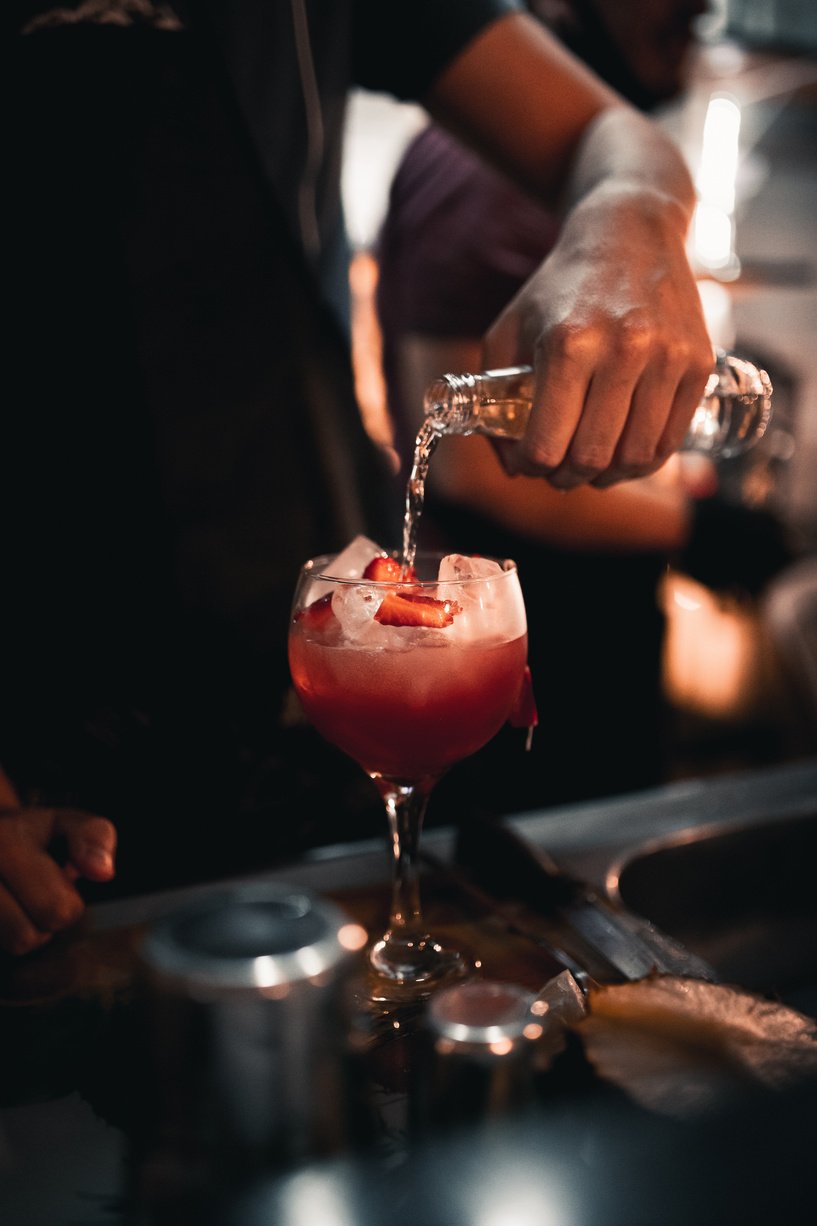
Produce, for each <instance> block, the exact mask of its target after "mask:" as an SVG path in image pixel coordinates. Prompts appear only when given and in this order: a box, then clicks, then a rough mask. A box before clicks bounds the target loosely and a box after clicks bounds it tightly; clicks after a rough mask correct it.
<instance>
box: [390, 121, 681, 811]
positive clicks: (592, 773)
mask: <svg viewBox="0 0 817 1226" xmlns="http://www.w3.org/2000/svg"><path fill="white" fill-rule="evenodd" d="M557 230H558V223H557V219H556V218H555V217H554V216H552V215H551V214H550V213H548V212H547V211H545V210H544V209H543V208H542V207H541V206H540V205H538V204H536V203H535V202H533V201H532V200H530V199H529V198H527V197H526V196H524V195H523V194H521V193H520V192H519V191H518V189H516V188H515V187H514V186H513V185H512V184H510V183H509V182H508V181H507V180H505V179H504V178H503V177H502V176H500V175H498V174H497V173H495V172H494V171H493V170H490V169H489V168H488V167H486V166H485V165H484V164H483V163H482V162H480V161H479V160H478V159H477V158H476V157H474V156H473V155H472V154H470V153H469V152H467V151H466V150H464V149H463V148H462V147H461V146H460V145H458V144H457V143H456V142H455V141H454V140H453V139H452V138H450V137H449V136H448V135H447V134H445V133H443V132H441V131H440V130H439V129H437V128H435V127H429V128H426V129H424V130H423V131H422V132H421V133H420V134H419V135H418V136H417V137H415V139H414V140H413V142H412V143H411V145H410V146H409V148H408V149H407V151H406V153H405V155H404V157H403V159H402V161H401V163H400V165H399V167H398V170H397V173H396V175H395V178H394V181H393V184H392V188H391V196H390V203H389V211H388V215H387V218H386V221H385V223H384V226H383V229H382V232H381V236H380V242H379V247H378V256H379V262H380V272H379V280H378V309H379V314H380V320H381V324H382V329H383V348H384V362H385V366H386V375H387V384H388V392H389V401H390V408H391V411H392V414H393V416H394V418H395V420H396V426H397V433H398V437H399V444H400V448H401V451H402V453H403V455H404V458H408V454H409V448H410V445H411V442H412V441H413V428H412V426H411V421H412V415H411V414H410V413H409V409H410V407H411V406H406V405H403V404H402V403H401V402H400V393H399V388H398V385H397V379H396V372H395V369H394V347H395V344H396V342H397V340H398V338H399V337H400V336H404V335H406V334H407V333H415V334H420V335H426V336H429V337H435V338H439V337H444V336H448V337H458V336H459V337H481V336H482V335H483V334H484V332H485V331H486V330H487V328H488V327H489V326H490V324H491V323H492V322H493V321H494V320H495V318H496V317H497V315H498V314H499V313H500V311H501V310H502V308H503V307H504V306H505V305H507V303H508V301H509V300H510V299H511V297H512V296H513V294H514V293H515V292H516V291H517V290H518V289H519V288H520V286H521V285H522V283H523V282H524V281H525V280H526V279H527V278H528V277H529V276H530V275H531V273H533V271H534V270H535V269H536V268H537V267H538V266H539V264H540V263H541V262H542V261H543V260H544V259H545V257H546V256H547V254H548V252H549V250H550V249H551V247H552V245H553V242H554V240H555V237H556V234H557ZM440 373H441V374H442V373H443V372H442V371H441V372H440ZM414 416H416V408H415V409H414ZM407 423H408V424H407ZM442 445H443V446H444V445H445V444H444V443H443V444H442ZM432 467H433V461H432ZM420 541H421V543H422V544H425V545H428V546H431V545H432V544H433V546H434V547H440V548H450V549H454V550H457V551H461V552H463V553H485V554H492V555H494V556H499V557H513V558H514V559H515V560H516V561H517V563H518V565H519V573H520V577H521V580H522V589H523V592H524V594H525V603H526V608H527V612H528V633H529V653H530V664H531V671H532V674H533V683H534V689H535V692H536V693H537V695H538V699H539V702H538V705H539V717H540V721H541V724H540V727H539V729H538V731H537V732H536V735H535V736H534V739H533V746H534V747H533V750H532V752H531V753H529V754H526V753H525V752H524V751H523V741H524V737H523V736H522V735H521V734H520V733H519V732H518V731H517V730H514V729H506V730H504V731H503V732H502V733H500V735H499V736H498V737H497V738H495V740H494V741H493V742H492V743H491V744H490V745H488V746H486V748H485V749H483V750H481V751H480V753H478V754H477V755H475V757H474V758H472V759H471V760H470V761H469V762H467V763H463V764H461V765H460V766H458V767H457V768H455V769H454V770H453V771H452V773H451V776H450V778H449V780H445V781H443V783H441V784H440V785H439V788H438V795H436V796H435V801H434V805H435V808H437V809H438V811H439V809H447V811H448V813H449V814H450V813H451V811H452V807H453V806H460V807H464V808H466V809H467V807H468V805H469V804H479V805H481V806H483V807H487V808H491V809H493V810H495V811H499V812H508V811H513V810H515V809H516V810H520V809H529V808H537V807H540V806H542V805H550V804H561V803H565V802H570V801H573V800H580V799H584V798H587V797H590V796H595V795H606V794H612V793H616V792H624V791H630V790H633V789H636V788H639V787H648V786H651V785H654V784H656V783H658V782H660V781H661V780H662V778H663V774H664V762H663V743H664V735H663V719H664V704H663V699H662V695H661V648H662V641H663V632H664V619H663V614H662V613H661V611H660V609H659V607H658V602H657V591H656V589H657V583H658V579H659V576H660V574H661V572H662V570H663V569H664V568H665V566H666V558H664V557H662V556H658V555H656V554H639V555H634V554H624V553H614V552H611V551H604V552H602V551H593V550H586V551H573V550H570V549H559V548H557V547H548V546H545V545H542V544H539V543H537V542H536V541H534V540H533V539H531V538H526V537H524V536H521V535H516V534H513V533H510V532H508V531H506V530H504V529H502V528H501V527H499V525H497V524H496V523H495V522H494V521H492V520H490V519H488V518H487V517H486V516H482V515H476V514H474V513H472V512H469V511H466V510H463V509H462V508H459V507H456V506H453V505H450V504H446V503H444V502H442V501H441V500H440V499H439V498H437V499H435V498H434V497H433V496H429V498H428V502H427V508H426V512H425V515H424V517H423V520H422V521H421V526H420Z"/></svg>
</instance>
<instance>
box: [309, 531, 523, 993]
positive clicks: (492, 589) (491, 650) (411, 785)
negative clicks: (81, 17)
mask: <svg viewBox="0 0 817 1226" xmlns="http://www.w3.org/2000/svg"><path fill="white" fill-rule="evenodd" d="M381 561H382V562H383V563H385V564H386V569H387V570H388V573H389V575H390V576H393V575H396V576H397V579H396V580H395V579H394V578H391V577H390V578H388V579H372V578H363V577H361V574H360V571H358V574H357V576H356V577H355V576H352V577H349V576H348V575H344V574H338V573H336V570H335V569H333V563H334V558H333V557H332V556H324V557H321V558H315V559H313V560H311V561H309V562H307V563H306V564H305V566H304V567H303V568H302V570H301V574H300V577H299V580H298V585H297V590H296V594H295V601H294V605H293V613H292V620H291V624H290V634H289V662H290V671H291V674H292V679H293V683H294V686H295V689H296V691H297V693H298V695H299V697H300V700H301V703H302V705H303V708H304V710H305V712H306V715H307V716H308V718H309V719H310V721H311V722H312V724H313V725H314V727H315V728H316V729H317V730H318V732H320V733H321V735H322V736H323V737H325V739H326V740H327V741H330V742H331V743H332V744H333V745H335V746H337V747H338V748H339V749H341V750H343V751H344V752H345V753H346V754H348V755H349V756H350V757H351V758H353V759H354V760H355V761H356V762H357V763H358V764H359V765H360V766H361V767H362V768H363V769H364V770H365V771H366V772H367V774H368V775H369V776H370V778H371V779H372V780H373V781H374V783H375V785H376V786H377V788H378V790H379V792H380V795H381V797H382V799H383V802H384V805H385V809H386V815H387V818H388V824H389V840H390V856H391V864H392V896H391V911H390V918H389V922H388V927H387V929H386V931H385V933H384V934H383V936H382V937H381V938H380V939H379V940H377V941H376V942H375V943H374V945H373V946H372V947H371V948H370V950H369V964H370V970H371V972H372V973H371V975H370V985H371V996H372V998H373V999H375V1000H382V1001H395V1002H397V1001H419V1000H422V999H423V998H424V997H425V996H428V995H429V994H430V993H431V992H432V991H433V990H434V989H435V987H437V986H438V985H439V984H440V983H442V982H445V981H448V980H450V979H451V978H452V977H455V976H460V975H462V974H464V973H467V962H466V959H465V958H464V957H463V955H462V954H461V953H460V952H459V951H457V950H452V949H448V948H446V947H444V946H443V945H442V944H441V943H440V942H439V941H438V940H436V939H435V938H434V937H433V936H432V935H431V934H430V933H428V932H427V931H426V927H425V924H424V921H423V916H422V909H421V904H420V886H419V877H418V849H419V841H420V833H421V830H422V825H423V818H424V816H425V812H426V807H427V805H428V800H429V796H430V795H431V792H432V789H433V788H434V785H435V784H436V782H437V780H438V779H439V778H440V777H441V776H442V775H443V774H444V773H445V771H447V770H448V768H449V767H451V766H452V765H453V764H454V763H456V762H459V761H460V760H461V759H463V758H465V757H467V756H468V755H470V754H473V753H475V752H476V751H477V750H478V749H480V748H481V747H482V746H483V745H485V744H486V743H487V742H488V741H489V740H490V739H491V738H492V737H493V736H494V735H495V734H496V733H497V732H498V731H499V729H500V728H501V727H502V725H503V724H504V723H505V722H506V720H507V719H508V717H509V715H511V713H512V711H513V710H514V708H515V706H516V704H517V701H518V699H519V696H520V692H521V690H522V686H523V683H524V678H525V670H526V661H527V626H526V621H525V607H524V602H523V598H522V592H521V588H520V584H519V577H518V574H517V569H516V565H515V563H514V562H511V561H502V562H499V561H495V560H492V559H486V558H464V557H462V556H460V555H449V557H448V558H447V559H446V560H445V561H443V560H442V556H441V555H439V554H429V553H419V554H418V555H417V558H416V560H415V572H414V574H412V575H411V577H410V578H406V579H402V574H401V570H400V567H399V564H398V563H397V562H396V561H394V559H387V558H385V557H383V558H382V559H381ZM371 569H372V568H371V567H367V568H366V573H367V574H368V573H369V571H370V570H371ZM375 570H376V571H377V573H383V571H382V569H381V570H377V568H375Z"/></svg>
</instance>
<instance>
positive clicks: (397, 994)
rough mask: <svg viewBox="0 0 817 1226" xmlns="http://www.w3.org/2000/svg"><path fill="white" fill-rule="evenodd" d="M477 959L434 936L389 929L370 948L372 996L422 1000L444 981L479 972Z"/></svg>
mask: <svg viewBox="0 0 817 1226" xmlns="http://www.w3.org/2000/svg"><path fill="white" fill-rule="evenodd" d="M475 969H476V968H475V963H474V961H473V959H469V958H468V957H467V956H466V955H465V954H463V953H462V952H460V951H459V950H456V949H446V948H445V946H444V945H441V944H440V942H439V941H437V940H435V938H434V937H431V936H428V935H427V934H425V935H422V936H414V937H407V936H396V935H394V934H390V933H387V934H386V936H385V937H382V938H381V940H379V941H378V942H377V943H376V944H375V945H373V946H372V948H371V950H370V951H369V976H368V983H369V990H370V995H371V999H372V1000H375V1001H390V1002H395V1003H402V1002H411V1001H422V1000H425V999H426V998H427V997H429V996H430V995H431V994H432V992H434V991H436V989H437V988H439V987H441V986H442V985H443V984H448V983H451V982H453V981H455V980H458V979H464V978H466V977H468V976H469V975H473V974H474V973H475Z"/></svg>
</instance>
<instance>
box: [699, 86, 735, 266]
mask: <svg viewBox="0 0 817 1226" xmlns="http://www.w3.org/2000/svg"><path fill="white" fill-rule="evenodd" d="M740 118H741V117H740V107H739V106H738V104H737V102H735V100H734V98H728V97H726V96H725V95H720V94H714V95H713V96H712V97H711V98H710V100H709V105H708V107H707V110H706V119H705V121H704V130H703V138H702V142H701V158H700V163H699V166H698V173H697V175H696V178H695V186H696V188H697V192H698V204H697V207H696V209H695V216H694V218H693V222H692V248H693V256H694V261H695V263H696V264H697V265H698V266H699V267H702V268H705V269H708V270H709V271H710V272H712V273H713V274H717V275H719V276H720V277H721V278H725V279H732V278H733V277H735V276H737V274H738V272H739V269H740V265H739V264H738V261H737V259H736V256H735V223H734V212H735V181H736V179H737V173H738V156H739V137H740Z"/></svg>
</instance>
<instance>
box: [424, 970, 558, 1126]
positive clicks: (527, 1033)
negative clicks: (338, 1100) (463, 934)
mask: <svg viewBox="0 0 817 1226" xmlns="http://www.w3.org/2000/svg"><path fill="white" fill-rule="evenodd" d="M535 1009H536V996H535V994H534V993H533V992H529V991H528V990H527V989H525V988H522V987H518V986H516V985H515V984H510V983H500V982H495V981H492V980H480V979H474V980H470V981H467V982H465V983H462V984H455V985H453V986H452V987H450V988H445V989H442V990H441V991H439V992H438V993H437V994H436V995H435V996H433V997H432V999H431V1002H430V1004H429V1006H428V1010H427V1013H426V1016H425V1018H424V1026H423V1036H422V1049H421V1053H420V1058H419V1065H418V1077H417V1086H416V1098H415V1108H414V1113H413V1114H414V1121H415V1126H416V1129H417V1131H418V1132H419V1133H425V1132H428V1131H431V1132H439V1131H443V1132H445V1131H448V1130H449V1129H452V1128H453V1129H458V1128H466V1127H467V1128H469V1129H471V1130H479V1129H480V1128H481V1127H483V1126H484V1125H486V1124H488V1123H489V1122H491V1121H497V1120H500V1119H512V1118H514V1117H516V1116H518V1115H520V1114H524V1113H526V1112H528V1111H529V1110H531V1109H532V1108H533V1106H534V1103H535V1096H536V1070H535V1058H536V1047H537V1043H538V1041H539V1040H540V1039H541V1037H542V1034H543V1019H542V1017H540V1016H538V1015H537V1014H536V1012H535Z"/></svg>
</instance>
